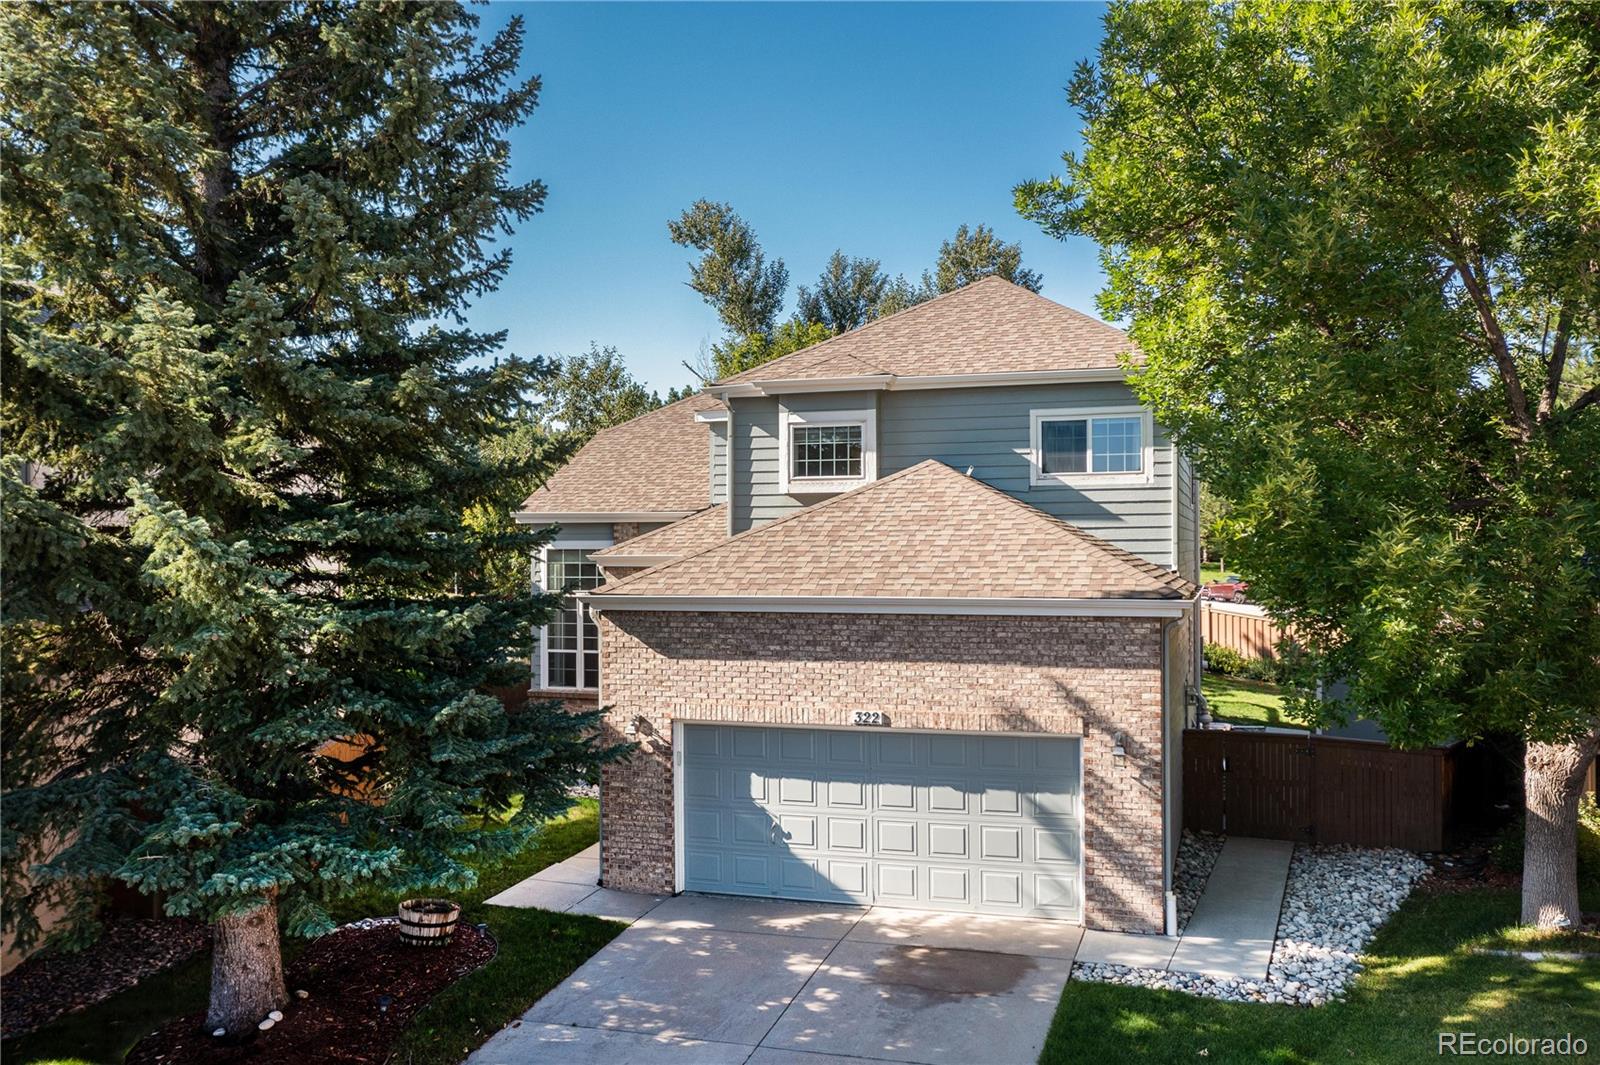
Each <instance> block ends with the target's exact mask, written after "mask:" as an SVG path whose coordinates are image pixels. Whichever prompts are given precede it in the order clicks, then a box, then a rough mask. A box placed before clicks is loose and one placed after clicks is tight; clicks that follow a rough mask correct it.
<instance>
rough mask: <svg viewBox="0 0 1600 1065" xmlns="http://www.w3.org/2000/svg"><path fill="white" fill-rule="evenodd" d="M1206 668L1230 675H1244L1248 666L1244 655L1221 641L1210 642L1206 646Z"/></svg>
mask: <svg viewBox="0 0 1600 1065" xmlns="http://www.w3.org/2000/svg"><path fill="white" fill-rule="evenodd" d="M1205 654H1206V669H1208V670H1210V671H1211V672H1213V673H1221V674H1224V675H1225V676H1229V677H1242V676H1244V671H1245V669H1246V667H1247V660H1246V658H1245V657H1244V655H1242V654H1240V653H1239V652H1238V651H1235V650H1234V649H1233V648H1231V647H1224V646H1222V645H1221V644H1219V643H1208V644H1206V648H1205Z"/></svg>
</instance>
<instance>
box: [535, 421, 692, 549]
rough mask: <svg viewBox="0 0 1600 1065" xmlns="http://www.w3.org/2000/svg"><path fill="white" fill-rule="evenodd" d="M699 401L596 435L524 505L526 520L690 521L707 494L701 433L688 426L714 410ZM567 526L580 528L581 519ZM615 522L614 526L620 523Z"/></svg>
mask: <svg viewBox="0 0 1600 1065" xmlns="http://www.w3.org/2000/svg"><path fill="white" fill-rule="evenodd" d="M721 406H722V403H721V402H720V401H719V400H717V399H716V398H715V397H713V396H708V395H706V394H704V393H699V394H696V395H693V396H690V397H688V398H687V399H680V400H678V401H677V402H676V403H669V404H667V405H666V406H665V407H660V408H658V409H656V410H653V411H651V412H650V413H649V414H641V415H640V416H639V417H637V418H634V419H632V420H631V421H626V422H623V423H622V424H621V425H614V426H612V427H611V428H609V429H602V430H601V431H600V432H598V433H596V434H595V435H594V437H593V439H591V440H590V441H589V442H588V443H587V444H584V445H583V447H581V448H579V449H578V453H577V454H576V455H574V456H572V460H571V461H570V462H568V463H567V464H566V465H565V466H563V467H561V468H560V469H559V470H557V471H556V472H555V473H554V474H552V475H551V477H550V479H549V480H548V481H546V482H545V483H544V484H543V485H541V486H540V487H539V488H538V489H537V490H536V491H535V492H534V493H533V494H532V495H530V496H529V497H528V498H527V499H526V500H524V501H523V504H522V507H521V510H520V511H519V513H520V514H522V515H526V516H527V517H528V518H529V519H535V518H537V517H538V516H540V515H548V514H561V515H571V514H585V513H592V514H595V515H597V517H596V519H595V520H597V521H599V520H608V519H604V518H601V517H599V515H605V514H644V513H653V514H675V515H684V514H693V513H694V512H696V511H698V510H701V509H703V508H704V507H705V505H706V501H707V499H708V498H709V496H710V494H711V487H710V476H711V470H710V466H709V462H710V450H709V446H710V445H709V444H708V443H707V440H706V427H705V426H704V425H702V424H700V423H699V422H696V421H695V420H694V416H695V415H696V414H698V413H699V412H701V411H705V410H712V409H714V408H720V407H721ZM568 520H582V519H581V518H575V519H568ZM618 520H620V519H618Z"/></svg>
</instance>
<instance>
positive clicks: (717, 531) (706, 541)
mask: <svg viewBox="0 0 1600 1065" xmlns="http://www.w3.org/2000/svg"><path fill="white" fill-rule="evenodd" d="M727 538H728V504H726V503H718V504H717V505H716V506H714V507H707V508H706V509H704V510H702V511H701V512H700V513H698V514H691V515H689V516H688V517H687V518H682V519H679V520H678V521H675V522H673V523H672V524H671V525H663V526H662V527H661V528H659V529H652V530H651V531H650V532H647V533H641V534H640V535H638V536H635V537H634V538H633V539H631V540H624V541H622V543H620V544H616V545H615V546H613V547H608V548H606V549H605V550H604V551H595V552H593V553H592V554H590V556H589V557H590V558H595V559H599V560H600V561H602V562H605V561H607V560H609V559H613V558H626V557H628V556H630V555H677V556H679V557H682V556H684V555H687V554H690V553H691V552H694V551H698V550H700V549H701V548H703V547H710V546H711V545H712V544H716V543H720V542H721V541H723V540H726V539H727Z"/></svg>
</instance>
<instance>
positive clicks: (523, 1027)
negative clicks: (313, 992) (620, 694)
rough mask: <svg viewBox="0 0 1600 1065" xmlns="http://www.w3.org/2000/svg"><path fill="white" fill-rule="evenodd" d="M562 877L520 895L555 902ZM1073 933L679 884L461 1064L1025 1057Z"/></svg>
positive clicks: (1071, 949) (957, 1063) (941, 1064)
mask: <svg viewBox="0 0 1600 1065" xmlns="http://www.w3.org/2000/svg"><path fill="white" fill-rule="evenodd" d="M562 883H564V882H562V881H557V880H553V879H551V878H546V880H545V881H543V884H544V885H549V886H548V887H545V886H541V887H539V888H537V889H534V888H530V889H529V891H528V892H526V893H524V894H523V895H522V896H520V897H522V898H532V897H535V896H538V895H547V896H548V897H560V895H559V892H557V891H556V885H560V884H562ZM523 886H524V885H518V888H521V887H523ZM568 886H576V887H582V886H584V885H568ZM512 890H513V892H514V891H516V890H517V889H512ZM505 894H506V895H511V894H512V892H507V893H505ZM618 894H620V893H618ZM513 897H514V898H515V897H517V896H513ZM592 897H593V896H589V898H592ZM497 898H501V896H497ZM491 901H494V900H491ZM569 909H571V907H570V906H569ZM1081 934H1082V930H1081V929H1080V928H1079V927H1078V926H1077V925H1071V924H1066V923H1063V922H1060V921H1037V920H1025V919H1017V918H1003V917H978V916H973V915H968V914H954V913H930V912H924V911H915V910H894V909H885V908H872V909H865V908H860V907H849V906H829V905H822V904H811V903H791V902H776V901H770V900H765V899H746V898H731V897H719V896H706V895H680V896H678V897H677V898H673V899H668V900H666V901H664V902H661V903H660V904H659V905H656V906H654V907H653V908H652V909H650V910H649V911H648V912H647V913H645V914H644V915H643V916H642V917H640V918H638V919H637V920H635V921H634V923H633V927H631V928H629V929H628V930H627V931H626V932H623V933H622V934H621V935H619V936H618V937H617V938H616V939H614V940H612V941H611V942H610V943H609V944H608V945H607V946H605V947H604V948H602V949H601V950H600V952H599V953H597V954H596V955H595V956H594V957H592V958H590V959H589V960H588V961H587V962H585V963H584V964H583V965H582V966H580V967H579V968H578V969H577V971H576V972H574V973H573V974H572V975H571V976H570V977H568V978H567V980H566V981H565V982H564V983H563V984H561V985H560V986H559V987H557V988H555V989H554V990H553V991H551V992H550V993H549V994H548V995H546V996H545V997H544V998H542V999H540V1000H539V1001H538V1002H537V1003H535V1004H534V1006H533V1007H532V1008H531V1009H529V1010H528V1011H527V1012H526V1013H525V1014H523V1016H522V1019H521V1020H520V1021H515V1022H513V1023H512V1024H511V1025H510V1026H508V1027H506V1028H504V1029H502V1030H501V1031H500V1032H498V1033H497V1034H496V1035H495V1036H494V1037H493V1038H491V1039H490V1040H489V1041H488V1042H487V1043H485V1044H484V1045H483V1046H482V1047H481V1048H480V1049H479V1050H477V1051H476V1052H475V1053H474V1054H473V1055H472V1056H471V1057H470V1058H468V1059H467V1060H468V1063H469V1065H545V1063H549V1065H652V1063H657V1062H682V1063H684V1065H868V1063H871V1062H909V1063H916V1065H972V1063H974V1062H984V1063H987V1065H1033V1063H1034V1062H1035V1061H1037V1059H1038V1056H1039V1051H1040V1049H1041V1048H1042V1047H1043V1045H1044V1037H1045V1033H1046V1032H1047V1031H1048V1030H1049V1028H1050V1020H1051V1018H1052V1017H1053V1016H1054V1015H1055V1009H1056V1004H1057V1002H1058V1001H1059V1000H1060V998H1061V991H1062V989H1063V988H1064V987H1065V986H1066V982H1067V976H1068V974H1069V973H1070V972H1071V971H1072V959H1073V955H1074V954H1075V953H1076V951H1077V946H1078V940H1079V938H1080V936H1081Z"/></svg>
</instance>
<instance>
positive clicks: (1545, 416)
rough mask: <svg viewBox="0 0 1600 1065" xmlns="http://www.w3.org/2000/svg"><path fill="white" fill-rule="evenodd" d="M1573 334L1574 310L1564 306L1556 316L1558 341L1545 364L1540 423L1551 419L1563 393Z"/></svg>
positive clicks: (1540, 402) (1540, 401) (1540, 396)
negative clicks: (1562, 388)
mask: <svg viewBox="0 0 1600 1065" xmlns="http://www.w3.org/2000/svg"><path fill="white" fill-rule="evenodd" d="M1571 335H1572V310H1571V308H1569V307H1565V306H1563V307H1562V308H1561V314H1560V316H1559V317H1557V318H1556V342H1555V346H1554V347H1552V348H1551V349H1550V359H1549V361H1548V362H1547V363H1546V364H1545V372H1544V391H1543V392H1541V393H1539V424H1540V425H1543V424H1544V423H1545V422H1547V421H1549V420H1550V415H1551V414H1552V413H1554V412H1555V409H1556V398H1557V397H1558V396H1559V395H1560V394H1561V374H1562V371H1563V370H1565V369H1566V365H1567V341H1568V339H1569V338H1570V337H1571Z"/></svg>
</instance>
